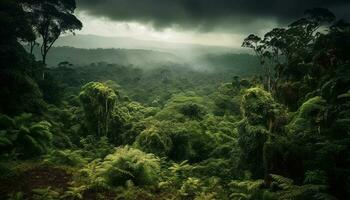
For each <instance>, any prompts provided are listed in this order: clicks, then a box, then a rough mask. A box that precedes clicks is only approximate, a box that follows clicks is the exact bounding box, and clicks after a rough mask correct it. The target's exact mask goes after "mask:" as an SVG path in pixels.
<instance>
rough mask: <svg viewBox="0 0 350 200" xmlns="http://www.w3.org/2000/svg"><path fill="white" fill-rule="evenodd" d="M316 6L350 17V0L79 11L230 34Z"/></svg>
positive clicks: (93, 5)
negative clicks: (233, 31) (263, 21)
mask: <svg viewBox="0 0 350 200" xmlns="http://www.w3.org/2000/svg"><path fill="white" fill-rule="evenodd" d="M313 7H324V8H328V9H330V10H331V11H333V12H334V13H335V14H336V15H338V17H341V18H348V17H349V15H350V14H349V13H348V12H347V10H349V9H350V1H349V0H78V8H79V9H80V10H83V11H86V12H87V13H88V14H90V15H94V16H103V17H108V18H109V19H111V20H114V21H124V22H139V23H144V24H150V25H152V26H153V27H155V28H157V29H163V28H168V27H171V28H177V29H185V30H186V29H189V30H198V31H210V30H214V29H216V30H220V31H227V32H231V31H232V30H235V31H237V30H240V32H249V31H252V29H253V28H256V29H263V28H264V26H265V25H264V23H260V22H259V21H262V20H266V21H268V20H269V21H275V22H276V23H278V24H285V23H288V22H290V21H291V20H294V19H295V18H297V17H300V16H301V15H302V14H303V12H304V11H305V10H306V9H309V8H313Z"/></svg>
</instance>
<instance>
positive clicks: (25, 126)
mask: <svg viewBox="0 0 350 200" xmlns="http://www.w3.org/2000/svg"><path fill="white" fill-rule="evenodd" d="M0 121H1V124H0V126H1V127H0V149H1V150H2V152H1V153H5V152H11V151H15V152H16V153H17V154H19V155H20V156H21V157H23V158H30V157H35V156H40V155H42V154H45V153H46V152H47V151H48V149H49V147H50V146H51V142H52V133H51V132H50V129H51V124H50V123H49V122H47V121H41V122H32V115H31V114H22V115H20V116H17V117H15V118H14V119H11V118H9V117H8V116H4V115H2V116H1V119H0Z"/></svg>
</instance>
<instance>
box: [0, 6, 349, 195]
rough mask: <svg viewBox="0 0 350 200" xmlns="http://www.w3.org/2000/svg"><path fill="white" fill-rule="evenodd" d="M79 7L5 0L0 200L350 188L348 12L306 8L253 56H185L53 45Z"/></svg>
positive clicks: (342, 191)
mask: <svg viewBox="0 0 350 200" xmlns="http://www.w3.org/2000/svg"><path fill="white" fill-rule="evenodd" d="M75 8H76V4H75V1H74V0H44V1H37V0H19V1H13V0H1V1H0V25H1V27H6V28H1V29H0V38H1V39H0V199H10V200H12V199H17V200H20V199H42V200H44V199H45V200H51V199H52V200H56V199H67V200H73V199H74V200H75V199H120V200H121V199H185V200H187V199H195V200H209V199H210V200H214V199H218V200H219V199H220V200H221V199H223V200H226V199H227V200H229V199H237V200H243V199H248V200H260V199H263V200H279V199H280V200H294V199H296V200H319V199H339V200H343V199H344V200H345V199H349V198H350V24H349V23H348V22H346V21H345V20H342V19H337V18H336V16H335V15H334V14H333V13H332V12H330V11H329V10H327V9H323V8H315V9H309V10H307V11H306V12H305V15H304V17H303V18H300V19H299V20H296V21H294V22H292V23H290V25H289V26H286V27H282V28H274V29H272V30H271V31H269V32H267V33H266V34H265V35H262V36H259V35H254V34H251V35H248V36H247V38H246V39H245V40H244V41H242V43H243V44H242V46H243V47H247V48H251V49H252V50H253V52H254V53H255V55H254V56H253V55H249V54H204V55H202V56H200V57H198V58H196V59H195V60H194V61H193V62H184V61H179V60H178V59H181V58H179V57H177V56H174V55H171V54H169V53H164V52H163V53H162V52H156V51H149V50H123V49H90V50H86V49H85V50H84V49H75V48H70V47H53V44H54V43H55V41H56V40H57V39H58V37H59V36H60V35H61V34H64V33H67V32H74V31H75V30H79V29H81V28H82V23H81V22H80V21H79V20H78V19H77V18H76V17H75V15H74V11H75ZM40 38H41V39H40ZM39 39H40V41H41V44H37V41H39ZM50 53H52V55H50ZM67 56H71V58H73V59H71V60H69V59H65V58H69V57H67ZM103 56H106V57H104V58H103V59H102V60H99V58H100V57H103ZM114 56H116V57H117V59H116V58H115V57H114ZM60 59H62V60H60ZM123 59H124V60H123ZM128 59H132V60H136V63H132V62H129V61H128ZM138 59H140V60H138ZM118 60H119V61H120V60H121V61H120V62H118ZM147 61H148V62H147ZM195 65H197V66H195ZM198 66H202V67H198Z"/></svg>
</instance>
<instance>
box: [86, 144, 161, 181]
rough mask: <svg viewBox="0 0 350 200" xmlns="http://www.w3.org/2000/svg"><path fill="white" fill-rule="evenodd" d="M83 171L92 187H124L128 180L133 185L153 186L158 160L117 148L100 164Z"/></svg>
mask: <svg viewBox="0 0 350 200" xmlns="http://www.w3.org/2000/svg"><path fill="white" fill-rule="evenodd" d="M89 165H92V166H91V167H92V168H89V167H88V168H86V169H84V170H83V172H82V173H83V174H84V175H85V176H87V177H89V178H90V180H91V182H92V187H100V186H103V187H107V188H108V187H114V186H124V185H125V183H126V182H127V181H128V180H131V181H132V182H133V183H134V184H135V185H141V186H145V185H149V186H150V185H155V184H157V182H158V179H159V177H158V174H159V170H160V164H159V159H158V158H157V157H155V156H154V155H153V154H146V153H144V152H142V151H140V150H138V149H133V148H131V147H128V146H125V147H119V148H118V149H117V150H116V151H115V152H114V153H113V154H110V155H108V156H107V157H106V158H105V159H104V160H103V161H102V162H93V163H92V164H89Z"/></svg>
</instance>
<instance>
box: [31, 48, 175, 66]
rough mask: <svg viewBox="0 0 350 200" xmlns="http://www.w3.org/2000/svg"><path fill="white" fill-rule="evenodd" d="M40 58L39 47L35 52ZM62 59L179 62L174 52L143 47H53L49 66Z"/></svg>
mask: <svg viewBox="0 0 350 200" xmlns="http://www.w3.org/2000/svg"><path fill="white" fill-rule="evenodd" d="M34 54H35V56H36V57H37V58H38V59H40V52H39V50H38V49H36V51H35V52H34ZM62 61H68V62H70V63H72V64H75V65H87V64H91V63H99V62H106V63H117V64H121V65H142V66H145V65H152V64H155V63H156V64H159V63H169V62H178V61H179V58H177V57H176V56H174V55H173V54H170V53H166V52H159V51H152V50H142V49H78V48H73V47H52V49H51V50H50V52H49V54H48V57H47V64H48V65H49V66H57V65H58V63H60V62H62Z"/></svg>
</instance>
